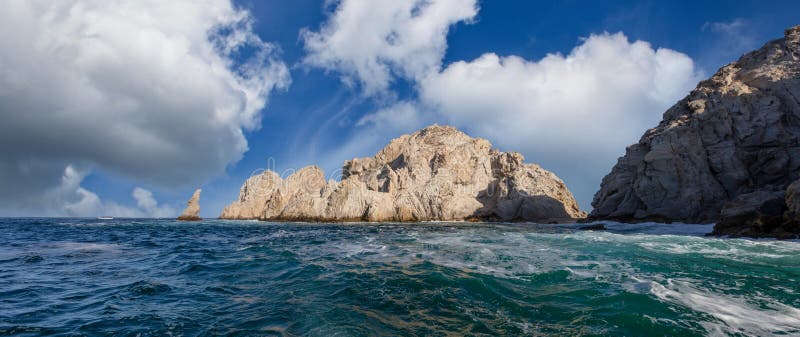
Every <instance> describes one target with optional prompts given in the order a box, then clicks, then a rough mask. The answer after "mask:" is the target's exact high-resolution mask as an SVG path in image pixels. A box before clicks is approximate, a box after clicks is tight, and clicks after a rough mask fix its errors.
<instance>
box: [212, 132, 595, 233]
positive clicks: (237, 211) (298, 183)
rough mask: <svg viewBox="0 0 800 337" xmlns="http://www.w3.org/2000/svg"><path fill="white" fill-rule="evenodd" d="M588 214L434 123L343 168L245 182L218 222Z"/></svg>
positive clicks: (535, 177)
mask: <svg viewBox="0 0 800 337" xmlns="http://www.w3.org/2000/svg"><path fill="white" fill-rule="evenodd" d="M585 216H586V214H585V213H584V212H582V211H581V210H580V209H579V208H578V204H577V202H576V201H575V199H574V198H573V196H572V193H570V191H569V190H568V189H567V188H566V186H565V185H564V183H563V182H562V181H561V179H559V178H558V177H557V176H556V175H555V174H553V173H551V172H549V171H547V170H544V169H542V168H541V167H539V166H538V165H536V164H527V163H524V158H523V157H522V155H521V154H519V153H516V152H500V151H498V150H496V149H493V148H492V145H491V143H489V141H487V140H485V139H480V138H472V137H469V136H468V135H466V134H464V133H463V132H461V131H459V130H457V129H455V128H452V127H447V126H438V125H433V126H429V127H427V128H424V129H422V130H419V131H417V132H415V133H413V134H411V135H403V136H401V137H399V138H397V139H394V140H392V141H391V142H390V143H389V144H388V145H387V146H386V147H385V148H383V149H382V150H381V151H380V152H378V153H377V154H376V155H375V156H374V157H371V158H357V159H353V160H349V161H347V162H345V164H344V167H343V169H342V179H341V181H340V182H336V181H333V180H330V181H326V180H325V176H324V173H323V172H322V170H321V169H319V168H318V167H316V166H308V167H305V168H303V169H301V170H298V171H297V172H295V173H294V174H292V175H291V176H289V177H287V178H286V179H281V177H279V176H278V175H277V174H275V173H274V172H272V171H266V172H264V173H263V174H260V175H257V176H253V177H251V178H249V179H248V180H247V181H246V182H245V183H244V185H243V186H242V188H241V190H240V193H239V198H238V200H237V201H235V202H233V203H232V204H231V205H229V206H228V207H226V208H225V209H224V210H223V212H222V215H221V216H220V217H221V218H226V219H261V220H304V221H451V220H452V221H458V220H499V221H518V220H524V221H548V222H549V221H569V220H572V219H575V218H583V217H585Z"/></svg>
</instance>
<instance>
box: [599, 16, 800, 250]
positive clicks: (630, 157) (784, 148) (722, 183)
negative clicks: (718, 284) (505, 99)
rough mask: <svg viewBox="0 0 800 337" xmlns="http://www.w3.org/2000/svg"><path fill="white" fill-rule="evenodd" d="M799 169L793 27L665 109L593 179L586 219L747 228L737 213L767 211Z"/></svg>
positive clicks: (799, 34)
mask: <svg viewBox="0 0 800 337" xmlns="http://www.w3.org/2000/svg"><path fill="white" fill-rule="evenodd" d="M799 176H800V26H796V27H793V28H790V29H788V30H786V32H785V37H784V38H782V39H778V40H775V41H772V42H769V43H767V44H766V45H764V46H763V47H762V48H761V49H759V50H757V51H754V52H751V53H748V54H746V55H744V56H742V57H741V58H740V59H739V60H738V61H736V62H733V63H731V64H729V65H727V66H725V67H723V68H721V69H720V70H719V71H718V72H717V73H716V74H715V75H714V76H713V77H711V78H710V79H708V80H705V81H702V82H700V84H698V86H697V88H696V89H694V90H693V91H692V92H691V93H690V94H689V96H687V97H685V98H684V99H682V100H680V101H679V102H678V103H677V104H675V105H674V106H673V107H671V108H670V109H669V110H667V111H666V112H665V113H664V118H663V120H662V122H661V123H660V124H659V125H658V126H657V127H656V128H653V129H651V130H648V131H647V132H646V133H645V134H644V135H643V136H642V138H641V140H640V141H639V143H637V144H634V145H631V146H630V147H628V148H627V149H626V154H625V156H623V157H622V158H620V159H619V161H618V163H617V164H616V166H614V168H613V169H612V171H611V173H610V174H608V175H607V176H606V177H605V178H604V179H603V182H602V185H601V188H600V191H598V192H597V194H596V195H595V197H594V200H593V202H592V206H593V207H594V210H593V211H592V214H591V215H590V217H591V218H607V219H616V220H623V221H641V220H660V221H684V222H715V221H718V220H723V221H720V226H718V228H717V230H716V231H715V233H716V234H741V233H744V232H747V233H751V232H750V231H746V230H743V228H744V227H748V226H750V227H753V226H756V225H755V224H754V223H752V221H753V219H754V218H752V217H751V218H748V217H747V216H744V215H743V214H745V213H746V214H751V215H754V214H758V216H757V217H756V218H759V219H762V220H764V219H765V218H764V216H766V213H769V214H770V215H769V216H772V212H773V211H777V210H775V209H772V208H771V207H772V206H770V205H773V203H774V201H773V200H778V199H781V198H782V194H783V193H785V190H786V188H787V186H788V185H789V184H790V183H791V182H793V181H795V180H797V178H798V177H799ZM765 205H766V206H765ZM773 206H774V205H773ZM785 206H786V205H784V207H785ZM759 209H761V210H759ZM764 212H766V213H764ZM745 219H750V220H745ZM773 220H774V219H773ZM783 220H788V219H783ZM759 221H760V220H759ZM768 222H769V221H768ZM759 226H760V225H759ZM761 228H762V229H766V230H769V228H771V227H770V226H766V225H765V226H762V227H761ZM775 228H778V227H775ZM728 229H730V230H728ZM759 231H760V230H759ZM759 231H757V232H759ZM761 235H766V236H770V235H771V234H770V233H769V232H768V231H767V232H762V234H761Z"/></svg>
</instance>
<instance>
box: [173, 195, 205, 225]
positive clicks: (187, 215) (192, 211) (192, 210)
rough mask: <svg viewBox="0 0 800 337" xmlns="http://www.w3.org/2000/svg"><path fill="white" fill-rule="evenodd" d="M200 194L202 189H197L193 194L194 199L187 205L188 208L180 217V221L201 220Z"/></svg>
mask: <svg viewBox="0 0 800 337" xmlns="http://www.w3.org/2000/svg"><path fill="white" fill-rule="evenodd" d="M200 192H202V190H201V189H199V188H198V189H197V190H195V191H194V194H192V197H191V198H190V199H189V201H188V202H187V203H186V208H185V209H184V210H183V213H181V215H180V216H178V220H183V221H197V220H201V219H200Z"/></svg>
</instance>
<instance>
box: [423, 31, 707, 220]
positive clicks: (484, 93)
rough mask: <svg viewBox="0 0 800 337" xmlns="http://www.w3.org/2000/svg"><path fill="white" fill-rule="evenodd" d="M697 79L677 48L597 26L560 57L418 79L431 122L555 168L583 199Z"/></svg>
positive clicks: (473, 66)
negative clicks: (437, 118) (596, 31)
mask: <svg viewBox="0 0 800 337" xmlns="http://www.w3.org/2000/svg"><path fill="white" fill-rule="evenodd" d="M699 79H700V74H699V72H698V70H697V69H696V67H695V64H694V62H693V61H692V59H691V58H689V57H688V56H687V55H685V54H682V53H679V52H676V51H674V50H670V49H666V48H658V49H656V48H653V47H652V46H651V45H650V44H649V43H647V42H644V41H633V42H632V41H629V40H628V38H627V37H626V36H625V35H623V34H622V33H617V34H608V33H604V34H599V35H591V36H590V37H588V38H587V39H585V40H583V41H582V43H581V44H580V45H578V46H577V47H575V48H574V49H573V50H572V51H571V52H570V53H569V54H568V55H560V54H550V55H547V56H546V57H544V58H543V59H541V60H526V59H523V58H521V57H517V56H508V57H500V56H498V55H496V54H493V53H488V54H484V55H483V56H481V57H479V58H477V59H475V60H472V61H459V62H455V63H453V64H450V65H448V66H447V67H446V68H445V69H443V70H442V71H441V72H439V73H435V74H432V75H430V76H428V77H427V78H425V79H424V80H422V81H421V82H420V83H419V96H420V100H421V101H422V103H423V104H424V106H425V107H427V108H428V109H430V110H431V111H434V112H435V113H437V114H438V115H439V116H440V120H443V121H445V122H447V123H450V124H454V125H456V126H460V127H462V128H465V129H467V130H470V131H473V132H474V133H475V134H477V135H481V136H484V137H487V138H489V139H491V140H492V141H494V143H495V144H496V145H499V146H501V147H503V148H505V149H507V150H515V151H520V152H523V153H524V154H525V155H526V156H527V157H528V158H529V160H532V161H535V162H538V163H541V164H542V165H544V166H545V167H547V168H550V169H552V170H554V171H555V172H556V173H557V174H559V175H560V176H561V177H562V178H564V179H565V180H566V181H567V183H568V184H569V185H570V187H572V188H573V190H574V192H575V193H576V194H578V195H579V197H580V199H581V201H582V204H583V205H588V202H589V200H590V199H591V196H592V194H593V193H594V191H595V190H596V189H597V188H598V186H599V183H600V180H601V179H602V177H603V176H604V175H605V174H606V173H608V171H609V170H610V168H611V166H612V165H613V163H614V162H615V161H616V158H617V157H618V156H620V155H622V154H623V153H624V150H625V147H626V146H628V145H630V144H632V143H634V142H636V141H637V140H638V138H639V137H640V136H641V134H642V133H643V132H644V131H645V130H647V129H648V128H651V127H654V126H656V125H657V124H658V121H659V120H660V119H661V115H662V113H663V112H664V111H665V110H666V109H667V108H668V107H669V106H671V105H673V104H674V103H675V102H676V101H677V100H678V99H680V98H681V97H682V96H684V95H686V94H687V93H688V91H689V90H691V88H692V87H693V86H694V85H695V84H696V83H697V81H698V80H699Z"/></svg>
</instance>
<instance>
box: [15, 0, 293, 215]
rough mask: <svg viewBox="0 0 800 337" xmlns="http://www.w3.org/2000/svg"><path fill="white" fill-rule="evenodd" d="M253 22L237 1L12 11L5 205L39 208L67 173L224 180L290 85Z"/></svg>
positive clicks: (173, 181) (37, 6)
mask: <svg viewBox="0 0 800 337" xmlns="http://www.w3.org/2000/svg"><path fill="white" fill-rule="evenodd" d="M251 21H252V20H251V18H250V15H249V13H248V12H247V11H245V10H242V9H238V8H236V7H235V6H234V5H233V4H232V3H231V2H230V1H229V0H204V1H190V0H170V1H160V0H142V1H122V0H103V1H101V0H86V1H77V0H63V1H39V0H10V1H6V2H4V3H3V10H2V11H0V118H2V123H0V150H1V151H2V152H3V157H2V158H0V204H2V205H3V206H4V207H6V208H12V209H15V210H19V209H20V207H22V208H24V207H28V206H31V205H33V206H31V207H32V208H34V209H36V208H38V206H36V205H38V204H41V202H40V199H41V197H42V195H43V193H44V192H45V191H47V190H48V189H51V188H52V187H53V186H56V185H59V184H60V183H61V182H60V181H59V180H60V179H61V176H62V172H64V170H65V168H69V167H70V165H75V166H76V167H94V168H99V169H101V170H105V171H108V172H111V173H114V174H115V175H119V176H123V177H127V178H129V179H131V180H133V181H142V182H145V183H148V184H154V185H158V186H165V187H174V186H186V185H190V184H192V185H193V184H199V183H202V182H204V181H206V180H208V179H210V178H212V177H214V176H216V175H219V174H221V173H223V172H224V170H225V168H226V166H227V165H229V164H231V163H234V162H236V161H238V160H239V159H240V158H241V157H242V154H243V153H244V152H245V151H246V150H247V148H248V146H247V140H246V139H245V137H244V132H246V131H247V130H253V129H256V128H258V126H259V125H260V114H261V110H262V109H263V108H264V107H265V105H266V103H267V99H268V96H269V94H270V92H272V91H273V90H275V89H276V88H286V87H287V86H288V85H289V82H290V77H289V72H288V70H287V67H286V66H285V65H284V63H283V62H281V61H280V59H279V56H278V54H277V52H278V49H277V47H276V46H274V45H272V44H270V43H268V42H264V41H262V40H261V39H260V38H259V37H258V36H256V35H255V34H254V33H253V32H252V27H251ZM78 191H80V190H78ZM87 192H88V191H87ZM79 193H80V192H79ZM89 193H91V192H89ZM84 194H85V195H86V199H85V202H86V204H89V203H91V202H90V201H91V199H92V198H93V197H92V196H91V195H90V194H87V193H84ZM95 197H96V195H95ZM86 204H74V205H72V206H73V207H72V208H71V209H74V210H77V209H80V208H81V207H84V205H86Z"/></svg>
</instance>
